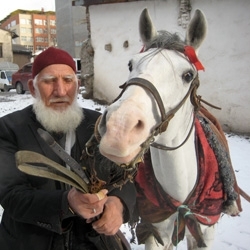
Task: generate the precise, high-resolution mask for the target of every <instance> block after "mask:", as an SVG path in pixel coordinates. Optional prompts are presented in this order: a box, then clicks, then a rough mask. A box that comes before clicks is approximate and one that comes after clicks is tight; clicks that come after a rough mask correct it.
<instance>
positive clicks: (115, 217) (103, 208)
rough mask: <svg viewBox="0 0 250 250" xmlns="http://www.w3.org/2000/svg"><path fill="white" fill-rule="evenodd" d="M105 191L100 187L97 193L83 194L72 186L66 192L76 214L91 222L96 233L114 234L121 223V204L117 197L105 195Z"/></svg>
mask: <svg viewBox="0 0 250 250" xmlns="http://www.w3.org/2000/svg"><path fill="white" fill-rule="evenodd" d="M107 193H108V191H107V190H106V189H102V190H101V191H99V192H98V193H97V194H89V193H88V194H83V193H82V192H79V191H77V190H76V189H75V188H72V189H71V190H70V191H69V193H68V202H69V206H70V208H71V209H72V210H73V211H74V212H75V213H76V214H78V215H79V216H81V217H83V218H85V219H87V223H91V222H93V223H92V226H93V228H94V229H95V230H96V231H97V232H98V233H100V234H106V235H114V234H116V233H117V231H118V230H119V228H120V226H121V225H122V223H123V204H122V202H121V201H120V199H119V198H117V197H115V196H107ZM100 214H102V215H101V217H100V218H98V217H97V216H98V215H100ZM97 218H98V220H95V219H97Z"/></svg>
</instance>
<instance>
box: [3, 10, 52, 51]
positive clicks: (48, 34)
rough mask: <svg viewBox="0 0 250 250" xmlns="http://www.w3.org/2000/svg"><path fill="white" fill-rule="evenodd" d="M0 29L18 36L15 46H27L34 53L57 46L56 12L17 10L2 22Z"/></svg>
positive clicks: (14, 40)
mask: <svg viewBox="0 0 250 250" xmlns="http://www.w3.org/2000/svg"><path fill="white" fill-rule="evenodd" d="M0 27H1V28H2V29H5V30H9V31H11V32H14V33H15V34H17V37H16V38H14V39H13V44H20V45H23V46H25V47H26V48H27V49H28V50H31V51H32V53H36V52H39V51H42V50H44V49H45V48H47V47H50V46H55V45H56V42H57V40H56V16H55V12H53V11H47V12H44V11H43V9H42V10H41V11H28V10H20V9H19V10H16V11H13V12H11V13H10V14H9V15H8V16H7V17H6V18H4V19H3V20H1V21H0Z"/></svg>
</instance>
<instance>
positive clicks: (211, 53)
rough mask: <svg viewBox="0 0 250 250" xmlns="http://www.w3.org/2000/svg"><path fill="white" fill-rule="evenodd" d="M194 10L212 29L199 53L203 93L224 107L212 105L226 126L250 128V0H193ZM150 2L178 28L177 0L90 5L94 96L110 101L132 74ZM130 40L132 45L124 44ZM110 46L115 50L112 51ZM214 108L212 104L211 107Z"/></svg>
mask: <svg viewBox="0 0 250 250" xmlns="http://www.w3.org/2000/svg"><path fill="white" fill-rule="evenodd" d="M191 5H192V11H191V15H192V14H193V13H194V10H195V9H197V8H199V9H201V10H202V11H203V12H204V13H205V15H206V17H207V21H208V35H207V38H206V40H205V42H204V44H203V45H202V47H201V48H200V52H199V58H200V60H201V61H202V63H203V64H204V66H205V72H201V73H200V80H201V86H200V88H199V90H198V92H199V94H200V95H202V97H203V98H204V99H205V100H207V101H209V102H211V103H213V104H215V105H217V106H220V107H222V110H221V111H217V110H214V109H213V110H212V112H213V114H215V116H216V117H218V119H219V120H220V122H221V124H222V125H223V128H224V130H226V131H234V132H239V133H250V112H249V107H250V78H249V74H248V70H249V65H250V47H249V45H248V44H249V43H250V29H249V27H250V18H249V12H250V1H249V0H239V1H234V0H220V1H218V0H210V1H200V0H193V1H191ZM145 7H147V8H148V9H149V11H150V14H151V17H152V19H153V21H154V23H155V25H156V27H157V29H158V30H160V29H165V30H166V29H167V30H168V31H171V32H178V33H179V34H180V35H181V36H182V37H184V35H185V29H184V28H183V27H182V26H179V25H178V16H179V1H176V0H168V1H160V0H158V1H138V2H127V3H115V4H102V5H92V6H90V7H89V11H90V25H91V43H92V46H93V49H94V53H95V54H94V97H95V98H96V99H99V100H106V101H107V102H111V101H112V100H113V99H114V98H115V97H116V96H117V95H118V93H119V92H120V89H119V85H121V84H122V83H123V82H124V81H126V79H127V77H128V67H127V64H128V61H129V59H130V58H131V56H133V55H134V54H136V53H138V52H139V51H140V49H141V43H140V39H139V34H138V19H139V15H140V13H141V11H142V9H143V8H145ZM124 42H127V44H128V47H124ZM110 48H112V50H111V51H110ZM209 109H210V108H209Z"/></svg>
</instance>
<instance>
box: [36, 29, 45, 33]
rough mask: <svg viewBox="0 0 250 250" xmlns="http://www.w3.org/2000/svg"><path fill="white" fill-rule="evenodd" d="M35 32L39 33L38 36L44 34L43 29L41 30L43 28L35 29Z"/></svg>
mask: <svg viewBox="0 0 250 250" xmlns="http://www.w3.org/2000/svg"><path fill="white" fill-rule="evenodd" d="M35 32H36V33H37V34H43V33H44V32H43V29H41V28H36V29H35Z"/></svg>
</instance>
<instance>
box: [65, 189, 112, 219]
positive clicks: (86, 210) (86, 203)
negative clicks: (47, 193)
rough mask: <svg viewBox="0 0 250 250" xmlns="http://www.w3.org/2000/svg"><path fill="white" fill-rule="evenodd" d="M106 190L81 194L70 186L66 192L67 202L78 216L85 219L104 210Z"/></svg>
mask: <svg viewBox="0 0 250 250" xmlns="http://www.w3.org/2000/svg"><path fill="white" fill-rule="evenodd" d="M107 193H108V190H106V189H102V190H100V191H99V192H98V193H96V194H89V193H87V194H83V193H82V192H80V191H77V190H76V189H75V188H72V189H71V190H70V191H69V193H68V202H69V206H70V208H71V209H72V210H73V211H74V212H75V213H76V214H78V215H79V216H81V217H83V218H85V219H91V218H94V217H96V216H97V215H100V214H101V213H102V212H103V210H104V204H105V202H106V201H107V199H108V197H107V195H106V194H107Z"/></svg>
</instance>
